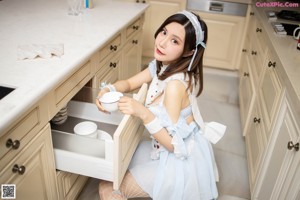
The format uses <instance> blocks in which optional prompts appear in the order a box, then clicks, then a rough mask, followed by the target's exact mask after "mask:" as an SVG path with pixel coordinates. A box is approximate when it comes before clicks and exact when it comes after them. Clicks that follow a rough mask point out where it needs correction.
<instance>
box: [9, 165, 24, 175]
mask: <svg viewBox="0 0 300 200" xmlns="http://www.w3.org/2000/svg"><path fill="white" fill-rule="evenodd" d="M25 170H26V168H25V167H24V166H20V167H19V165H17V164H15V165H14V166H13V168H12V172H13V173H18V174H20V175H23V174H24V173H25Z"/></svg>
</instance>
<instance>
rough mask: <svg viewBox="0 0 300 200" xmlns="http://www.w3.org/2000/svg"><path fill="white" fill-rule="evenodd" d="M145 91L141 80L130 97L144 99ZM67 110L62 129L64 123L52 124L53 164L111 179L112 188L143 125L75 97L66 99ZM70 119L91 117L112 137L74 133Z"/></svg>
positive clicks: (60, 167) (115, 187) (117, 183)
mask: <svg viewBox="0 0 300 200" xmlns="http://www.w3.org/2000/svg"><path fill="white" fill-rule="evenodd" d="M146 92H147V85H146V84H144V85H143V86H142V88H141V89H140V90H139V92H138V94H134V98H135V99H137V100H139V101H141V102H144V101H145V97H146ZM68 112H69V113H68V115H69V118H68V120H67V121H66V123H65V125H64V126H65V128H66V129H65V130H62V129H63V128H64V126H61V125H60V126H58V127H60V128H53V127H52V138H53V146H54V154H55V160H56V168H57V169H59V170H62V171H67V172H71V173H75V174H80V175H84V176H89V177H94V178H98V179H104V180H109V181H112V182H113V185H114V189H118V188H119V186H120V184H121V181H122V179H123V177H124V174H125V172H126V170H127V168H128V165H129V163H130V160H131V157H132V155H133V153H134V151H135V149H136V147H137V145H138V143H139V141H140V139H141V137H142V133H143V129H144V127H143V125H141V121H140V119H138V118H135V117H131V116H129V115H122V114H120V113H118V112H116V113H112V114H110V115H107V114H104V113H102V112H99V111H98V109H97V107H96V105H95V104H94V103H84V102H78V101H71V102H69V104H68ZM71 119H73V121H76V120H79V121H80V119H81V120H90V121H94V122H96V123H97V124H98V128H99V129H101V130H103V131H106V132H107V133H109V134H110V135H112V137H113V139H112V140H101V139H93V138H85V137H81V136H78V135H75V134H73V132H72V129H73V127H74V125H75V124H76V123H74V122H70V120H71ZM68 123H69V124H68ZM72 123H73V124H72ZM59 129H60V130H59ZM67 129H69V130H67Z"/></svg>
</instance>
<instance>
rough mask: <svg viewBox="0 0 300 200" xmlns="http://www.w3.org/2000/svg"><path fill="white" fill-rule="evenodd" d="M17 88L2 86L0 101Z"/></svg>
mask: <svg viewBox="0 0 300 200" xmlns="http://www.w3.org/2000/svg"><path fill="white" fill-rule="evenodd" d="M14 89H15V88H11V87H6V86H0V100H1V99H2V98H4V97H5V96H6V95H8V94H9V93H11V92H12V91H14Z"/></svg>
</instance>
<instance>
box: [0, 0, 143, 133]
mask: <svg viewBox="0 0 300 200" xmlns="http://www.w3.org/2000/svg"><path fill="white" fill-rule="evenodd" d="M0 5H1V6H0V17H1V21H0V26H1V27H2V28H1V30H0V37H1V38H0V40H1V42H0V54H1V59H0V65H1V67H0V85H2V86H8V87H12V88H15V90H14V91H13V92H11V93H10V94H9V95H7V96H6V97H5V98H3V99H1V101H0V116H1V119H0V136H1V135H2V134H3V133H4V132H5V130H7V129H8V128H9V127H11V126H12V124H13V123H14V122H15V121H16V120H17V119H18V118H19V116H20V115H22V114H24V113H25V112H26V110H28V108H29V107H31V106H32V105H34V104H35V103H36V102H38V100H39V99H41V98H42V97H43V96H45V95H46V94H47V93H48V92H49V91H50V90H51V89H53V88H54V87H55V86H57V84H58V83H59V82H61V81H62V80H64V79H65V78H67V77H68V76H69V75H70V74H71V73H73V72H74V71H76V70H77V69H78V68H79V67H80V66H81V65H82V64H84V63H85V62H86V61H87V60H88V59H89V58H90V57H91V56H92V55H93V54H94V53H95V52H96V51H97V50H99V49H100V48H101V47H103V46H104V44H105V43H106V42H107V41H108V40H110V39H111V38H112V37H113V36H114V35H116V34H117V33H118V32H120V31H121V30H122V29H123V28H125V27H126V26H127V25H128V24H129V23H130V22H132V21H133V20H134V19H135V18H137V17H138V16H139V15H141V14H142V13H143V12H144V11H145V9H146V8H147V4H135V3H129V2H121V1H104V0H95V2H94V8H92V9H83V10H82V14H81V15H79V16H71V15H68V4H67V0H64V1H58V0H54V1H46V0H42V1H41V0H24V1H20V0H12V1H1V2H0ZM32 44H37V45H52V44H62V45H63V47H64V54H63V56H61V57H56V56H53V57H52V58H47V59H43V58H35V59H26V60H18V47H19V46H20V45H32Z"/></svg>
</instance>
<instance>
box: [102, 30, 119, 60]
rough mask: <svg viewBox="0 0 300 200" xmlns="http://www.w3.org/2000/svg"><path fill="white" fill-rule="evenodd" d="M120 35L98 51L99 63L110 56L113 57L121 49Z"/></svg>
mask: <svg viewBox="0 0 300 200" xmlns="http://www.w3.org/2000/svg"><path fill="white" fill-rule="evenodd" d="M121 41H122V40H121V34H119V35H117V36H116V37H114V38H113V39H112V40H111V41H110V42H108V44H107V45H105V47H103V48H102V49H101V50H100V62H101V61H103V60H104V59H105V58H108V57H110V56H112V55H115V54H116V53H117V52H119V51H120V49H121V45H122V42H121Z"/></svg>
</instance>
